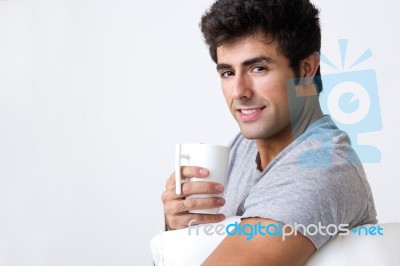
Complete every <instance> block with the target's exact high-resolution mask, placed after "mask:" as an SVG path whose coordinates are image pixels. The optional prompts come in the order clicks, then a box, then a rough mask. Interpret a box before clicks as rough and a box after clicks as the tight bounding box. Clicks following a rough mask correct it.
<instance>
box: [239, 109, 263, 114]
mask: <svg viewBox="0 0 400 266" xmlns="http://www.w3.org/2000/svg"><path fill="white" fill-rule="evenodd" d="M258 110H260V109H251V110H240V111H241V112H242V113H243V114H245V115H249V114H252V113H255V112H257V111H258Z"/></svg>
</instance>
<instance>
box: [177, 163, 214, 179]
mask: <svg viewBox="0 0 400 266" xmlns="http://www.w3.org/2000/svg"><path fill="white" fill-rule="evenodd" d="M181 171H182V172H181V173H182V178H190V177H207V176H208V175H209V171H208V170H207V169H206V168H203V167H198V166H182V167H181Z"/></svg>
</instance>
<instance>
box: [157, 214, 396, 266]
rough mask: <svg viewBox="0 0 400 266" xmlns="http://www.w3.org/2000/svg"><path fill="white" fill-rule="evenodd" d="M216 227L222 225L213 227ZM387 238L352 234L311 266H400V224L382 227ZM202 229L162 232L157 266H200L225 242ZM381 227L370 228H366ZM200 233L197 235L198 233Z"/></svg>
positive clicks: (317, 255)
mask: <svg viewBox="0 0 400 266" xmlns="http://www.w3.org/2000/svg"><path fill="white" fill-rule="evenodd" d="M235 222H238V223H239V222H240V217H228V218H227V219H225V220H224V221H222V222H221V223H219V224H223V225H225V226H227V225H229V224H233V223H235ZM213 225H214V226H216V225H218V224H213ZM379 225H380V226H381V227H382V228H383V231H382V232H383V235H378V234H377V235H375V236H372V235H365V233H364V232H365V231H364V230H362V231H361V232H362V234H361V235H358V234H354V233H352V232H351V233H350V234H349V235H347V236H339V235H338V236H336V237H335V238H333V239H332V240H330V241H329V242H328V243H327V244H325V245H324V246H323V247H322V248H321V249H320V250H318V251H317V252H315V253H314V254H313V256H312V257H311V258H310V260H309V261H308V262H307V264H306V265H307V266H317V265H323V266H330V265H335V266H338V265H340V266H357V265H362V266H365V265H371V266H372V265H374V266H375V265H400V223H386V224H379ZM205 226H207V225H199V226H196V227H192V228H191V229H190V234H189V229H188V228H186V229H180V230H174V231H168V232H162V233H159V234H158V235H156V236H155V237H154V238H153V239H152V240H151V243H150V246H151V249H152V253H153V259H154V262H155V264H156V265H157V266H170V265H175V266H186V265H191V266H192V265H200V264H201V263H202V262H203V261H204V260H205V259H206V258H207V257H208V256H209V255H210V254H211V252H212V251H213V250H214V249H215V248H216V247H217V246H218V244H219V243H220V242H221V241H222V239H224V238H225V236H226V233H225V232H224V233H223V234H222V235H219V234H215V233H214V234H213V235H207V234H206V233H205V231H204V227H205ZM370 226H375V227H376V226H377V225H366V227H367V228H368V227H370ZM196 229H198V230H197V233H198V234H197V233H196Z"/></svg>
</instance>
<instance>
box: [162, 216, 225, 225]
mask: <svg viewBox="0 0 400 266" xmlns="http://www.w3.org/2000/svg"><path fill="white" fill-rule="evenodd" d="M224 219H225V215H224V214H198V213H188V214H182V215H176V216H172V217H170V220H169V226H170V227H171V228H174V229H182V228H186V227H188V226H193V225H197V224H205V223H219V222H221V221H223V220H224Z"/></svg>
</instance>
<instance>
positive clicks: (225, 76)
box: [220, 70, 234, 78]
mask: <svg viewBox="0 0 400 266" xmlns="http://www.w3.org/2000/svg"><path fill="white" fill-rule="evenodd" d="M220 75H221V77H222V78H228V77H231V76H233V75H234V73H233V71H230V70H226V71H222V72H221V74H220Z"/></svg>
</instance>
